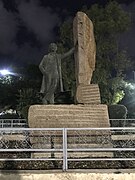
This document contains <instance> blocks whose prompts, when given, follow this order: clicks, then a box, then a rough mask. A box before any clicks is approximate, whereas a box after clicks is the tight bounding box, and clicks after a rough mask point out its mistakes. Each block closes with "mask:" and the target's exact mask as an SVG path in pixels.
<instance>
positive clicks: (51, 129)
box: [0, 127, 135, 131]
mask: <svg viewBox="0 0 135 180" xmlns="http://www.w3.org/2000/svg"><path fill="white" fill-rule="evenodd" d="M64 129H66V130H68V131H70V130H72V131H73V130H78V131H79V130H84V131H85V130H135V127H107V128H0V131H12V130H13V131H20V130H21V131H62V130H64Z"/></svg>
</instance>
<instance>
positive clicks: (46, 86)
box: [39, 43, 75, 104]
mask: <svg viewBox="0 0 135 180" xmlns="http://www.w3.org/2000/svg"><path fill="white" fill-rule="evenodd" d="M74 49H75V48H74V47H73V48H72V49H71V50H69V51H68V52H67V53H65V54H58V53H57V45H56V44H55V43H51V44H50V45H49V53H48V54H47V55H45V56H44V57H43V59H42V61H41V63H40V65H39V69H40V71H41V72H42V74H43V79H42V85H41V90H40V93H41V94H43V99H42V102H43V104H54V93H55V91H56V89H57V87H58V85H59V86H60V91H61V92H62V91H63V83H62V74H61V60H62V59H64V58H66V57H68V56H69V55H71V54H72V53H73V52H74Z"/></svg>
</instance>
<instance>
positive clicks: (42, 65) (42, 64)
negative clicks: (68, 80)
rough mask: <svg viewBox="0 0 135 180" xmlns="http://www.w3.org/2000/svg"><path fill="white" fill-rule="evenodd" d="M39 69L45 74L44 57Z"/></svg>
mask: <svg viewBox="0 0 135 180" xmlns="http://www.w3.org/2000/svg"><path fill="white" fill-rule="evenodd" d="M39 69H40V71H41V72H42V74H45V67H44V58H43V59H42V61H41V63H40V64H39Z"/></svg>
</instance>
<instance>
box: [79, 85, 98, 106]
mask: <svg viewBox="0 0 135 180" xmlns="http://www.w3.org/2000/svg"><path fill="white" fill-rule="evenodd" d="M76 102H77V103H81V104H100V103H101V101H100V91H99V87H98V85H97V84H90V85H79V86H78V87H77V90H76Z"/></svg>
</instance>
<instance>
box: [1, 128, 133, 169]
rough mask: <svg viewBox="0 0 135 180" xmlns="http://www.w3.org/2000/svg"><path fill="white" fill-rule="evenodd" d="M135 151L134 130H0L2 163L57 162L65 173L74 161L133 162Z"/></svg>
mask: <svg viewBox="0 0 135 180" xmlns="http://www.w3.org/2000/svg"><path fill="white" fill-rule="evenodd" d="M134 147H135V127H124V128H123V127H111V128H0V161H57V162H62V169H63V171H67V170H68V169H69V163H70V162H75V161H76V162H86V161H134V160H135V148H134ZM3 153H10V154H11V155H10V156H8V157H6V158H5V157H4V156H3ZM12 153H14V154H16V155H15V156H14V155H13V156H12ZM21 153H25V156H24V157H23V155H22V156H21V155H20V154H21ZM17 154H19V155H17Z"/></svg>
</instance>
